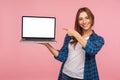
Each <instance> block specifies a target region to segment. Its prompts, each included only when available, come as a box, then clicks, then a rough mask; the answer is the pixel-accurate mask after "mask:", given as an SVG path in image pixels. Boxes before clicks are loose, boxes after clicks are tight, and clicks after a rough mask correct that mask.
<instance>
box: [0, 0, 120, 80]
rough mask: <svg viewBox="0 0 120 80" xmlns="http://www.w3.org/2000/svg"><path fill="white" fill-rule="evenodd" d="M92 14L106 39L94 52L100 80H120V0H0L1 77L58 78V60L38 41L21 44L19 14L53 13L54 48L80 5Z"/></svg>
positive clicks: (19, 79) (1, 79)
mask: <svg viewBox="0 0 120 80" xmlns="http://www.w3.org/2000/svg"><path fill="white" fill-rule="evenodd" d="M84 6H87V7H89V8H90V9H91V11H92V12H93V13H94V15H95V25H94V30H95V31H96V33H98V34H100V35H102V36H103V37H104V39H105V45H104V47H103V48H102V49H101V51H100V52H99V54H98V55H97V57H96V58H97V65H98V70H99V75H100V79H101V80H120V62H119V61H120V58H119V57H120V35H119V34H120V31H119V30H120V0H0V80H57V77H58V73H59V69H60V66H61V63H60V62H59V61H57V60H55V59H54V58H53V56H52V55H51V53H50V52H49V51H48V50H47V48H45V47H44V46H42V45H40V44H35V43H21V42H20V39H21V16H26V15H27V16H28V15H30V16H31V15H32V16H55V17H56V19H57V29H56V30H57V32H56V40H57V43H56V44H52V45H53V46H54V47H55V48H58V49H60V48H61V46H62V44H63V40H64V36H65V34H66V32H65V31H63V30H62V28H63V27H71V28H73V26H74V22H75V15H76V12H77V10H78V9H79V8H80V7H84Z"/></svg>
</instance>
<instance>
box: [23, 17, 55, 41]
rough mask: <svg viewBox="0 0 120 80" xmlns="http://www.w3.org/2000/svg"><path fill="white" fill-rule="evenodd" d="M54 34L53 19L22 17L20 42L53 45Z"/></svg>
mask: <svg viewBox="0 0 120 80" xmlns="http://www.w3.org/2000/svg"><path fill="white" fill-rule="evenodd" d="M55 32H56V18H55V17H45V16H22V34H21V38H22V40H21V41H22V42H37V43H53V42H56V41H55Z"/></svg>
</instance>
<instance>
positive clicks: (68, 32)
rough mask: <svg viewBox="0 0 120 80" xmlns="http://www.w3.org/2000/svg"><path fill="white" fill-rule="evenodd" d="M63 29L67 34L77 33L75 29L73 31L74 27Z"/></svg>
mask: <svg viewBox="0 0 120 80" xmlns="http://www.w3.org/2000/svg"><path fill="white" fill-rule="evenodd" d="M63 30H65V31H67V34H68V35H69V36H74V35H75V34H76V33H77V31H75V30H74V29H70V28H63Z"/></svg>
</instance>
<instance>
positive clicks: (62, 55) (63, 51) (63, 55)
mask: <svg viewBox="0 0 120 80" xmlns="http://www.w3.org/2000/svg"><path fill="white" fill-rule="evenodd" d="M69 40H70V36H68V35H67V34H66V36H65V39H64V44H63V46H62V48H61V49H60V50H58V53H59V54H58V56H56V57H55V56H54V57H55V59H57V60H59V61H61V62H65V61H66V59H67V56H68V42H69Z"/></svg>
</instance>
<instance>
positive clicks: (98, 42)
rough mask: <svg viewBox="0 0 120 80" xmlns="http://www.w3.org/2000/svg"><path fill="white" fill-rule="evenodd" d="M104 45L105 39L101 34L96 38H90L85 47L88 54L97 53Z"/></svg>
mask: <svg viewBox="0 0 120 80" xmlns="http://www.w3.org/2000/svg"><path fill="white" fill-rule="evenodd" d="M103 45H104V39H103V38H102V37H100V36H97V38H96V39H94V40H90V39H88V41H87V44H86V46H85V47H84V48H83V49H84V50H85V51H86V53H87V54H89V55H95V54H96V53H97V52H98V51H99V50H100V49H101V48H102V46H103Z"/></svg>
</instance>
